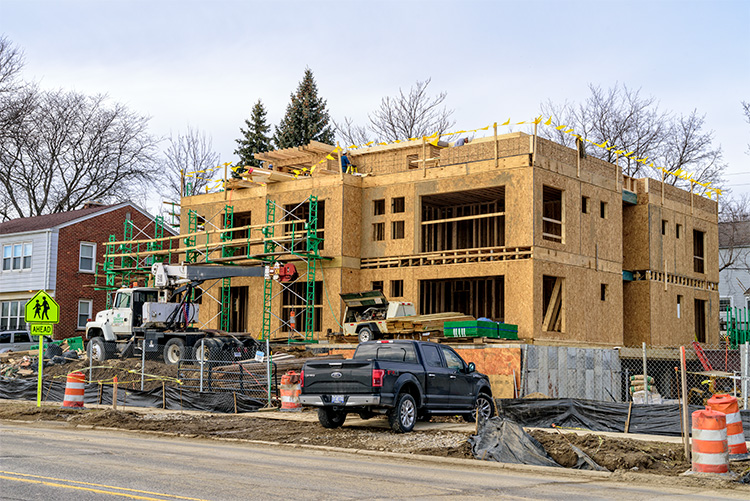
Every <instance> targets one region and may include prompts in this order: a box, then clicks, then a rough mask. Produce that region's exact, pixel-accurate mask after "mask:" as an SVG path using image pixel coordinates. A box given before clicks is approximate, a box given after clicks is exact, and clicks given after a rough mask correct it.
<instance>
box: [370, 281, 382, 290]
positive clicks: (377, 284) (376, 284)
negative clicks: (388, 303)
mask: <svg viewBox="0 0 750 501" xmlns="http://www.w3.org/2000/svg"><path fill="white" fill-rule="evenodd" d="M372 290H374V291H380V292H383V281H382V280H376V281H375V282H373V283H372Z"/></svg>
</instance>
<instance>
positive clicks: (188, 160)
mask: <svg viewBox="0 0 750 501" xmlns="http://www.w3.org/2000/svg"><path fill="white" fill-rule="evenodd" d="M164 165H165V167H166V169H165V173H166V176H167V179H166V183H165V188H166V192H164V193H162V194H163V195H164V196H165V197H166V198H174V197H177V200H179V199H180V197H182V196H186V195H188V194H197V193H200V192H202V191H207V190H206V188H208V189H209V191H210V189H212V188H213V187H214V186H215V184H216V183H214V182H213V181H211V179H212V178H213V176H214V175H215V174H216V171H217V169H218V166H219V154H218V153H216V152H214V150H213V142H212V140H211V137H210V136H208V135H207V134H206V133H205V132H203V131H200V130H198V129H194V128H192V127H190V126H188V128H187V132H185V134H177V135H176V136H170V138H169V146H167V150H166V151H165V152H164Z"/></svg>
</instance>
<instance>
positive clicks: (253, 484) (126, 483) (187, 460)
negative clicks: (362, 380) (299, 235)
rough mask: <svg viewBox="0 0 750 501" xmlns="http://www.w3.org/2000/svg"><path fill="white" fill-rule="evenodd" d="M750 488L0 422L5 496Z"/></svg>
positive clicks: (352, 495)
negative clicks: (635, 480)
mask: <svg viewBox="0 0 750 501" xmlns="http://www.w3.org/2000/svg"><path fill="white" fill-rule="evenodd" d="M749 493H750V491H748V490H741V491H734V490H722V491H720V492H717V491H716V490H713V489H709V488H685V487H674V486H673V487H669V486H663V485H659V484H658V483H654V484H649V485H640V486H639V485H633V484H632V483H631V484H627V483H618V482H614V481H611V480H607V479H604V478H602V477H597V476H595V475H588V474H580V475H579V476H575V474H574V475H571V474H567V475H559V474H557V473H555V472H554V470H552V469H538V468H537V469H534V468H530V467H526V468H525V469H522V470H507V469H504V468H502V467H500V465H497V464H493V463H489V462H472V461H466V460H443V461H440V460H420V459H399V458H394V457H388V456H385V455H382V456H379V455H364V454H348V453H342V452H333V451H325V450H317V449H306V448H292V447H284V446H269V445H258V444H248V443H241V442H218V441H213V440H197V439H188V438H172V437H163V436H158V435H138V434H135V433H126V432H117V431H107V430H90V429H71V428H66V427H62V426H55V425H53V424H47V423H44V424H41V425H40V424H30V425H26V424H16V423H9V422H0V498H1V499H8V500H32V499H33V500H56V501H57V500H76V501H78V500H89V499H97V500H101V499H110V498H111V499H118V498H119V499H123V498H125V499H141V500H235V499H236V500H245V499H290V498H292V499H339V500H340V499H425V500H426V499H429V500H434V499H438V498H445V499H452V498H460V499H462V500H468V499H511V500H513V499H576V500H590V499H627V500H628V501H637V500H649V501H655V500H660V499H675V498H679V499H705V500H709V499H710V500H717V499H747V498H748V497H749V496H748V494H749Z"/></svg>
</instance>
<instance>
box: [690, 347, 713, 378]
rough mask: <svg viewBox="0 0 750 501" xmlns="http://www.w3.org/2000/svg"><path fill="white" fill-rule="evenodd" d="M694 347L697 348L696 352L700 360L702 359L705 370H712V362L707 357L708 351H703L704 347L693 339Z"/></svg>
mask: <svg viewBox="0 0 750 501" xmlns="http://www.w3.org/2000/svg"><path fill="white" fill-rule="evenodd" d="M693 349H694V350H695V354H696V355H697V356H698V360H700V361H701V365H702V366H703V370H704V371H712V370H713V368H712V367H711V362H709V361H708V358H706V353H705V352H704V351H703V348H701V344H700V343H699V342H698V341H693Z"/></svg>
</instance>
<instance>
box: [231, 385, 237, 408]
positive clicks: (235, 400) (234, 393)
mask: <svg viewBox="0 0 750 501" xmlns="http://www.w3.org/2000/svg"><path fill="white" fill-rule="evenodd" d="M232 395H234V413H235V414H237V392H236V391H233V392H232Z"/></svg>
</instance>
